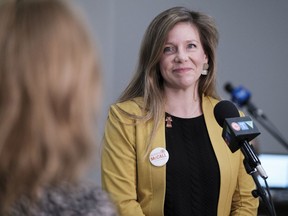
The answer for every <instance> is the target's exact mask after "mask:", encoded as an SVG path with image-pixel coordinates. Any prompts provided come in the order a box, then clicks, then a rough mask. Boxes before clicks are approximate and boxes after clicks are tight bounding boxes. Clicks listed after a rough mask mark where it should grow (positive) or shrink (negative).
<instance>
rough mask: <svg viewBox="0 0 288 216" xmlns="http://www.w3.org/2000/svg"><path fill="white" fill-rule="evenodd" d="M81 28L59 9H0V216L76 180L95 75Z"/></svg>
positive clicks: (29, 5)
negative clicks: (46, 190)
mask: <svg viewBox="0 0 288 216" xmlns="http://www.w3.org/2000/svg"><path fill="white" fill-rule="evenodd" d="M83 24H84V23H83V21H82V20H81V19H80V18H79V16H78V14H77V13H75V11H74V10H72V9H71V8H70V7H68V6H67V5H66V4H65V3H64V2H62V1H57V0H22V1H15V0H14V1H13V0H10V1H0V191H1V193H0V203H1V204H0V205H1V206H0V212H1V210H3V209H6V208H7V207H9V205H11V204H12V203H13V202H14V201H15V200H16V199H17V198H19V196H21V195H23V194H24V195H27V196H28V197H31V198H35V197H36V195H37V194H38V192H39V191H41V190H40V189H41V188H43V187H45V186H50V185H54V184H57V183H59V182H61V181H63V180H69V181H71V180H77V177H78V175H79V174H80V171H82V168H84V167H85V166H86V163H87V160H88V158H89V156H90V152H91V150H92V149H93V148H94V143H93V142H94V140H93V133H92V128H93V126H95V125H94V123H95V114H96V111H97V98H98V96H99V78H100V74H99V64H98V62H97V61H96V59H98V58H97V56H96V54H95V49H94V47H93V45H92V42H91V39H90V36H89V34H88V31H87V29H86V26H85V25H83ZM94 129H95V127H94Z"/></svg>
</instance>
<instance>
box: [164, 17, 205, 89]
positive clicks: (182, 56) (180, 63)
mask: <svg viewBox="0 0 288 216" xmlns="http://www.w3.org/2000/svg"><path fill="white" fill-rule="evenodd" d="M204 63H208V59H207V56H206V54H205V53H204V50H203V47H202V44H201V42H200V37H199V33H198V30H197V28H196V27H195V26H194V25H193V24H191V23H188V22H181V23H178V24H176V25H175V26H174V27H173V28H172V29H171V30H170V32H169V33H168V35H167V39H166V42H165V44H164V48H163V52H162V56H161V58H160V71H161V75H162V77H163V79H164V87H166V88H167V87H168V88H173V89H178V90H187V89H195V87H197V84H198V80H199V77H200V76H201V72H202V70H203V64H204Z"/></svg>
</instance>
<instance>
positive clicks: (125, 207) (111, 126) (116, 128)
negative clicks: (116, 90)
mask: <svg viewBox="0 0 288 216" xmlns="http://www.w3.org/2000/svg"><path fill="white" fill-rule="evenodd" d="M101 172H102V173H101V177H102V186H103V188H104V190H106V191H107V192H108V193H109V194H110V195H111V198H112V200H113V201H114V203H115V204H116V206H117V208H118V211H119V213H120V215H125V216H130V215H131V216H142V215H144V214H143V211H142V209H141V206H140V204H139V202H138V201H137V191H136V184H137V182H136V150H135V124H134V123H133V121H132V120H131V119H129V118H128V117H126V116H125V115H123V113H122V112H120V111H119V109H117V106H116V105H113V106H111V108H110V111H109V114H108V119H107V122H106V127H105V132H104V138H103V148H102V163H101Z"/></svg>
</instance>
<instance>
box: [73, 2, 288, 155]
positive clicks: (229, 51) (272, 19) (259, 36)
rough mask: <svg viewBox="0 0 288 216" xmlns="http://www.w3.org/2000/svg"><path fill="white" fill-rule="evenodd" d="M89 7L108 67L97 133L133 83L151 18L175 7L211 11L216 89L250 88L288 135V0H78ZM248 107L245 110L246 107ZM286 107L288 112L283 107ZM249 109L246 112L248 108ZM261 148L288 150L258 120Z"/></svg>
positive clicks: (287, 137)
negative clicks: (228, 85) (215, 32)
mask: <svg viewBox="0 0 288 216" xmlns="http://www.w3.org/2000/svg"><path fill="white" fill-rule="evenodd" d="M74 1H75V2H76V3H77V4H78V5H79V6H80V8H82V9H83V10H84V11H85V15H86V16H87V17H88V22H89V24H90V27H91V29H92V31H93V34H94V36H95V40H97V43H98V45H99V48H100V51H101V56H102V62H103V69H104V74H103V75H104V101H103V103H104V104H103V110H102V117H101V120H100V130H99V133H100V134H102V132H103V127H104V123H105V120H106V115H107V110H108V107H109V105H110V104H111V103H113V102H114V101H115V99H116V98H117V97H118V96H119V94H120V92H121V91H122V90H123V89H124V87H125V86H126V85H127V83H128V82H129V80H130V78H131V76H132V74H133V70H134V68H135V65H136V61H137V56H138V50H139V47H140V42H141V39H142V36H143V33H144V31H145V29H146V27H147V26H148V24H149V22H150V21H151V20H152V19H153V18H154V17H155V16H156V15H157V14H158V13H160V12H161V11H163V10H164V9H167V8H169V7H171V6H187V7H189V8H191V9H194V10H199V11H202V12H205V13H207V14H210V15H211V16H213V17H214V18H215V19H216V22H217V25H218V29H219V32H220V43H219V48H218V91H219V93H220V95H221V96H222V97H223V99H230V96H229V95H228V94H227V93H226V92H224V90H223V85H224V84H225V83H226V82H232V84H234V85H235V86H238V85H244V86H245V87H246V88H248V89H249V90H250V91H251V92H252V102H253V103H254V104H255V105H257V106H258V107H259V108H261V109H262V110H263V111H264V113H265V114H266V115H267V116H268V118H269V119H270V120H271V121H272V122H273V123H274V125H275V126H276V127H277V128H278V129H279V130H280V132H281V133H282V134H283V135H284V136H285V137H286V139H288V134H287V133H288V129H287V122H288V121H287V120H288V117H287V115H286V112H287V111H286V110H287V107H288V106H287V103H288V102H287V99H288V96H287V86H286V85H287V84H288V76H287V73H288V70H287V67H286V64H287V62H288V60H287V57H288V43H287V42H286V41H287V38H288V37H287V34H288V24H287V21H288V15H287V11H288V1H286V0H277V1H271V0H253V1H251V0H242V1H236V0H217V1H215V0H201V1H200V0H198V1H196V0H190V1H188V0H186V1H184V0H145V1H144V0H142V1H141V0H105V1H103V0H74ZM243 111H244V112H246V110H245V109H244V110H243ZM285 111H286V112H285ZM246 113H247V112H246ZM256 124H257V126H258V128H259V129H260V131H261V135H260V136H259V141H260V146H259V148H260V151H261V152H277V153H287V152H288V150H286V149H285V148H284V147H283V146H282V145H281V144H280V143H279V142H278V141H277V140H276V139H274V138H273V137H272V136H271V135H270V134H269V133H268V132H267V130H265V129H264V128H263V127H261V125H260V124H259V123H257V122H256Z"/></svg>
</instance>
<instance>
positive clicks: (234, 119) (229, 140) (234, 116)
mask: <svg viewBox="0 0 288 216" xmlns="http://www.w3.org/2000/svg"><path fill="white" fill-rule="evenodd" d="M214 116H215V119H216V121H217V123H218V124H219V125H220V126H221V127H222V128H223V131H222V137H223V139H224V141H225V142H226V144H227V145H228V147H229V149H230V150H231V152H232V153H234V152H235V151H237V150H238V149H241V151H242V153H243V154H244V156H245V159H246V160H247V162H248V164H249V166H250V167H252V168H253V170H254V169H257V171H258V172H259V174H260V176H261V177H262V178H264V179H266V178H268V176H267V175H266V172H265V170H264V169H263V167H262V165H261V162H260V160H259V158H258V157H257V155H256V154H255V152H254V149H253V146H251V145H250V144H249V142H250V141H251V140H253V139H254V138H255V137H257V136H258V135H259V134H260V132H259V130H258V128H257V127H256V125H255V124H254V123H253V121H252V120H251V118H250V117H248V116H244V117H240V115H239V111H238V109H237V108H236V106H235V105H234V104H233V103H232V102H230V101H228V100H223V101H220V102H219V103H217V104H216V106H215V107H214Z"/></svg>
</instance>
